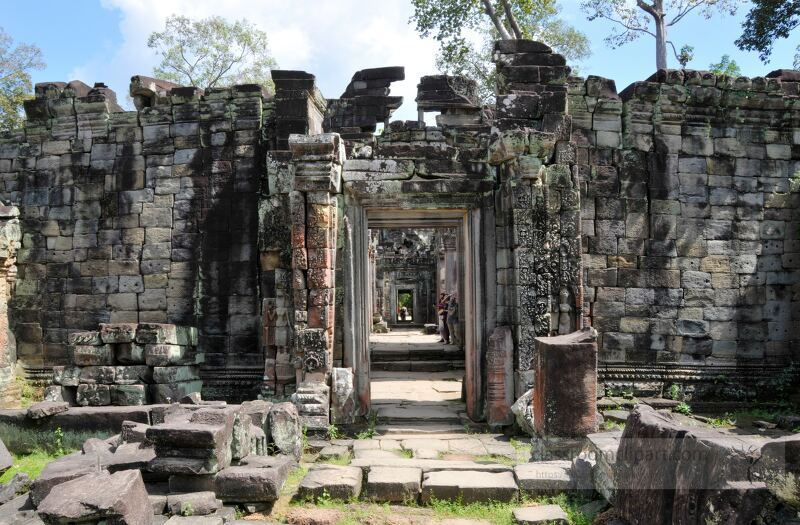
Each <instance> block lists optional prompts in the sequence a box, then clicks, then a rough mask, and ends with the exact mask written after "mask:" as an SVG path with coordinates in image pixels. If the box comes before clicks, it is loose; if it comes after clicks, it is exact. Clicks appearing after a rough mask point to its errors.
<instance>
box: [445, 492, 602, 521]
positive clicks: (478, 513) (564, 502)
mask: <svg viewBox="0 0 800 525" xmlns="http://www.w3.org/2000/svg"><path fill="white" fill-rule="evenodd" d="M526 503H528V504H530V503H538V504H541V505H550V504H554V505H559V506H561V508H562V509H564V512H566V513H567V516H568V517H569V523H570V525H591V522H590V521H589V518H587V517H586V516H585V515H584V514H583V513H581V512H580V510H579V508H580V506H581V505H583V504H584V503H585V501H583V500H579V499H575V498H569V497H567V496H566V495H564V494H561V495H559V496H554V497H548V498H537V499H534V500H530V499H525V498H523V501H522V503H520V502H513V501H512V502H511V503H498V502H488V503H462V502H460V501H444V500H433V501H431V503H430V508H431V509H433V512H434V515H435V516H436V517H437V518H439V519H445V518H464V519H476V520H486V521H489V522H491V523H494V524H496V525H514V524H515V523H516V521H515V520H514V514H513V511H514V509H516V508H519V507H521V506H525V504H526Z"/></svg>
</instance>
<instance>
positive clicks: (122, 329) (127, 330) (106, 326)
mask: <svg viewBox="0 0 800 525" xmlns="http://www.w3.org/2000/svg"><path fill="white" fill-rule="evenodd" d="M135 335H136V324H135V323H102V324H100V338H101V339H102V340H103V343H106V344H110V343H132V342H133V338H134V337H135Z"/></svg>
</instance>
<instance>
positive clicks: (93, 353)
mask: <svg viewBox="0 0 800 525" xmlns="http://www.w3.org/2000/svg"><path fill="white" fill-rule="evenodd" d="M72 362H73V363H75V364H76V365H77V366H103V365H113V364H114V352H113V351H112V350H111V346H110V345H103V346H89V345H76V346H73V347H72ZM62 384H63V383H62Z"/></svg>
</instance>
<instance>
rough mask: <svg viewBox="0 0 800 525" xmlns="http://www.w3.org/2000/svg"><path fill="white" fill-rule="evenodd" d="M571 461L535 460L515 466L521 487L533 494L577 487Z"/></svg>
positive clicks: (554, 492) (543, 493) (555, 492)
mask: <svg viewBox="0 0 800 525" xmlns="http://www.w3.org/2000/svg"><path fill="white" fill-rule="evenodd" d="M571 471H572V462H570V461H535V462H533V463H523V464H521V465H517V466H516V467H514V476H515V477H516V479H517V484H518V485H519V489H520V490H521V491H522V492H524V493H526V494H528V495H531V496H547V495H556V494H558V493H560V492H568V491H571V490H574V489H575V483H574V481H573V479H572V473H571Z"/></svg>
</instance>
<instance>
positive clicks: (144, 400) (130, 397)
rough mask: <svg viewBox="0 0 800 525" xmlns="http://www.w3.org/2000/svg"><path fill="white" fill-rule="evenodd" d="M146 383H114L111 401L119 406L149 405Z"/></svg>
mask: <svg viewBox="0 0 800 525" xmlns="http://www.w3.org/2000/svg"><path fill="white" fill-rule="evenodd" d="M147 392H148V390H147V386H146V385H113V386H112V387H111V403H112V404H114V405H117V406H140V405H147V404H148V401H149V397H148V394H147Z"/></svg>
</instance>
